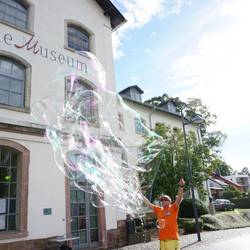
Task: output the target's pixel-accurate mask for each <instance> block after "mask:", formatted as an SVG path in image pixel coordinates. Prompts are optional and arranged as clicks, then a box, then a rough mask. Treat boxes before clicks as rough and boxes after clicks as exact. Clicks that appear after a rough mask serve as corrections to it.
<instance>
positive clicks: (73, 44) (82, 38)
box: [68, 24, 89, 51]
mask: <svg viewBox="0 0 250 250" xmlns="http://www.w3.org/2000/svg"><path fill="white" fill-rule="evenodd" d="M68 47H69V48H72V49H74V50H76V51H89V34H88V33H87V32H86V31H85V30H83V29H82V28H80V27H78V26H76V25H73V24H69V25H68Z"/></svg>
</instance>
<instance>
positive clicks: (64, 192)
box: [0, 0, 125, 250]
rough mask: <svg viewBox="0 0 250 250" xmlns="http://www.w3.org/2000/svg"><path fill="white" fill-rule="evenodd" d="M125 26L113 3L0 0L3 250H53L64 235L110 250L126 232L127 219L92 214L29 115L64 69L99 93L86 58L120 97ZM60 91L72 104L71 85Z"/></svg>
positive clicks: (105, 212)
mask: <svg viewBox="0 0 250 250" xmlns="http://www.w3.org/2000/svg"><path fill="white" fill-rule="evenodd" d="M124 21H125V19H124V17H123V16H122V15H121V13H120V12H119V11H118V10H117V9H116V7H115V6H114V5H113V4H112V3H111V1H109V0H96V1H94V0H91V1H87V0H76V1H61V0H53V1H49V0H42V1H41V0H0V249H10V248H11V249H20V250H21V249H24V248H25V249H30V250H31V249H32V250H34V249H41V248H44V249H45V248H46V249H49V240H48V239H49V238H51V237H55V236H58V235H66V234H67V235H72V236H77V237H79V240H77V241H74V246H75V247H78V246H79V247H80V248H81V249H84V248H85V249H92V248H94V247H101V248H104V249H106V248H108V247H111V246H112V244H114V242H115V241H117V237H116V235H117V231H119V232H121V231H122V230H124V220H125V216H123V217H119V216H114V214H113V210H112V209H105V208H100V209H97V208H95V207H93V206H92V205H91V203H90V197H89V195H88V194H87V193H84V192H82V191H80V190H76V189H75V188H74V186H71V185H70V183H69V181H68V180H67V178H66V177H65V176H64V175H63V174H62V173H61V172H60V171H59V169H58V168H57V167H56V164H55V161H54V158H53V152H52V148H51V145H50V144H49V143H48V141H46V140H45V139H44V137H43V135H44V131H45V130H44V128H45V126H44V125H43V124H35V123H33V120H32V117H31V115H30V110H31V108H32V104H34V103H35V102H36V101H37V99H38V98H39V96H40V94H41V93H42V92H43V90H44V87H45V86H46V85H47V84H48V83H49V82H51V81H52V80H54V79H55V78H56V77H57V75H56V72H57V70H58V68H59V67H61V66H63V67H65V68H67V67H68V68H74V70H75V72H79V75H81V76H82V75H85V76H86V78H85V79H82V78H81V79H79V82H80V84H82V85H84V86H85V87H86V88H88V89H89V88H90V89H91V88H92V89H95V88H96V87H97V86H95V84H96V83H95V82H92V81H91V78H88V75H87V74H86V73H87V72H88V70H89V69H90V68H91V64H89V62H88V58H86V57H84V56H82V55H80V54H79V53H75V52H77V51H90V52H91V53H93V54H94V55H95V56H96V57H97V58H98V59H99V60H100V62H101V64H102V65H103V67H104V69H105V71H106V82H107V86H106V88H107V89H108V90H111V91H115V81H114V69H113V55H112V42H111V33H112V31H113V30H114V29H116V28H118V27H119V26H120V25H121V24H122V23H123V22H124ZM61 91H62V92H61V93H62V97H63V96H64V97H65V98H67V93H68V89H67V79H65V82H62V86H61ZM104 102H105V100H104ZM95 114H96V111H95V112H93V120H91V121H93V126H95V125H96V124H97V123H96V119H97V117H95ZM91 129H92V128H91ZM98 129H99V128H98V127H97V128H94V127H93V131H94V130H98ZM100 129H101V128H100ZM100 129H99V132H98V134H99V135H100V134H101V136H102V137H103V138H101V139H102V140H103V141H106V142H107V141H110V138H107V137H106V135H105V134H103V135H102V133H101V132H100ZM110 147H111V150H112V147H115V145H113V146H112V145H111V146H110ZM118 153H119V150H118ZM121 240H122V241H121V244H124V242H125V241H124V239H121ZM9 247H10V248H9Z"/></svg>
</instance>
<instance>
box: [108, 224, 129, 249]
mask: <svg viewBox="0 0 250 250" xmlns="http://www.w3.org/2000/svg"><path fill="white" fill-rule="evenodd" d="M107 235H108V249H114V248H117V247H122V246H126V245H127V229H126V221H125V220H119V221H117V229H111V230H108V232H107Z"/></svg>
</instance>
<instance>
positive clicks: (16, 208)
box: [0, 139, 29, 239]
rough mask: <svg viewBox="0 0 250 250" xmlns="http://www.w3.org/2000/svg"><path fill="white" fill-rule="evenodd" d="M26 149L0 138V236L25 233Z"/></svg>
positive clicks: (7, 236)
mask: <svg viewBox="0 0 250 250" xmlns="http://www.w3.org/2000/svg"><path fill="white" fill-rule="evenodd" d="M28 164H29V151H28V150H27V149H26V148H25V147H23V146H22V145H20V144H18V143H16V142H13V141H9V140H3V139H0V238H1V236H2V237H3V238H6V239H7V238H10V237H14V236H15V233H17V234H18V235H25V234H26V233H27V201H28V195H27V191H28V189H27V188H28V185H27V183H28Z"/></svg>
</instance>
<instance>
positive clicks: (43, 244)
mask: <svg viewBox="0 0 250 250" xmlns="http://www.w3.org/2000/svg"><path fill="white" fill-rule="evenodd" d="M58 249H59V248H58V244H57V243H53V242H50V241H49V238H45V239H37V240H23V241H16V242H11V243H2V244H1V243H0V250H58Z"/></svg>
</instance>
